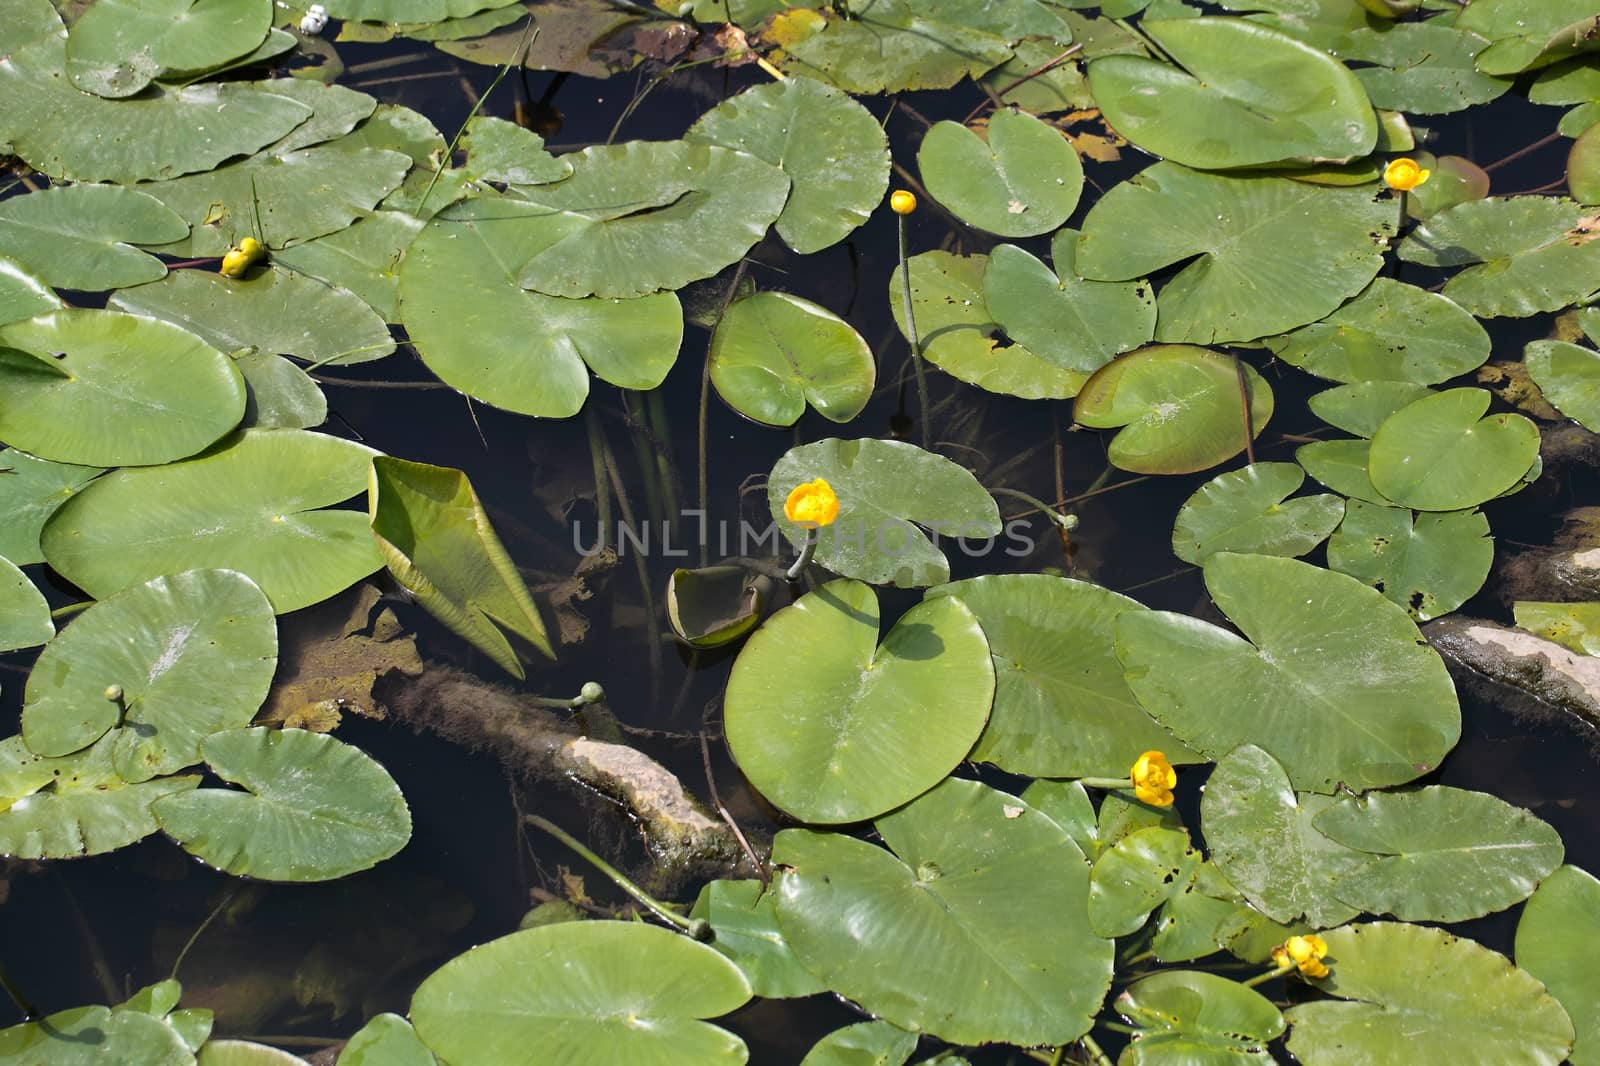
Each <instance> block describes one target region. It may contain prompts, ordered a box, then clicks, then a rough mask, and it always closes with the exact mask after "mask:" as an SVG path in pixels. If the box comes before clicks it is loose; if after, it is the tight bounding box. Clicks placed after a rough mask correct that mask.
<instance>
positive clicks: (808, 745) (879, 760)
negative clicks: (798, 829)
mask: <svg viewBox="0 0 1600 1066" xmlns="http://www.w3.org/2000/svg"><path fill="white" fill-rule="evenodd" d="M800 648H804V649H805V658H804V665H803V666H800V665H799V660H797V659H796V655H797V649H800ZM994 685H995V682H994V669H993V667H992V666H991V665H990V663H989V645H988V643H987V642H986V641H985V640H984V636H983V630H982V629H981V628H979V626H978V622H977V620H976V619H975V618H973V616H972V612H971V611H969V610H968V609H967V608H966V607H965V606H964V605H963V604H962V603H961V602H960V601H958V600H955V599H952V598H949V597H938V598H935V599H930V600H926V601H924V602H923V603H921V604H918V605H917V606H915V607H913V608H911V610H909V611H907V612H906V613H905V614H904V615H903V616H901V618H900V620H899V621H898V622H896V623H895V625H894V627H893V628H892V629H890V630H889V633H888V635H887V636H886V637H884V640H883V644H882V646H881V647H880V646H879V644H878V602H877V594H876V593H875V592H873V590H872V589H871V588H870V587H868V586H866V585H863V584H861V583H860V582H857V581H831V582H829V583H828V584H826V585H824V586H823V587H822V588H821V589H819V590H817V591H816V592H812V593H808V594H807V595H805V596H803V597H801V598H800V600H799V601H798V602H796V603H795V604H794V605H793V606H791V607H786V608H784V609H783V610H782V611H779V612H778V613H777V614H775V615H773V616H772V617H771V618H770V619H768V620H767V623H766V624H765V625H763V626H762V627H761V628H760V629H759V630H757V631H756V633H755V635H754V636H752V637H751V638H750V641H749V643H747V644H746V645H745V646H744V648H743V650H741V651H740V653H739V658H738V661H737V662H735V663H734V666H733V673H732V674H731V675H730V676H729V678H728V690H727V693H726V695H725V697H724V703H725V706H726V710H725V712H724V713H725V715H726V719H727V721H726V725H725V727H724V728H725V731H726V733H727V738H728V749H729V750H730V751H731V752H732V753H733V757H734V759H735V760H736V761H737V762H738V763H739V767H740V769H742V770H743V771H744V773H745V776H746V777H748V778H749V779H750V783H751V784H752V785H754V786H755V787H756V788H757V789H758V790H759V791H760V792H761V793H762V795H764V796H765V797H766V798H767V799H769V800H770V801H772V803H774V804H775V805H777V806H778V807H780V808H782V809H783V810H785V811H787V812H789V813H790V814H792V815H794V816H795V817H797V818H800V819H802V820H804V821H807V822H824V823H839V822H858V821H861V820H862V819H864V818H871V817H874V816H875V815H879V814H882V813H883V812H884V811H887V810H890V809H892V808H894V807H898V806H899V805H900V804H902V803H905V802H906V801H907V800H910V799H912V798H914V797H916V796H918V795H920V794H922V793H923V792H926V791H927V790H928V789H930V788H932V787H933V786H934V785H936V784H938V783H939V781H940V780H941V779H942V778H944V776H945V775H946V774H948V773H949V772H950V771H951V770H953V769H955V768H956V766H957V765H959V764H960V762H961V760H962V758H963V757H965V756H966V754H967V752H968V751H969V750H971V748H972V744H973V742H974V741H975V740H977V739H978V735H979V734H980V733H981V732H982V731H983V725H984V722H986V721H987V720H988V718H989V706H990V703H991V702H992V701H993V699H994Z"/></svg>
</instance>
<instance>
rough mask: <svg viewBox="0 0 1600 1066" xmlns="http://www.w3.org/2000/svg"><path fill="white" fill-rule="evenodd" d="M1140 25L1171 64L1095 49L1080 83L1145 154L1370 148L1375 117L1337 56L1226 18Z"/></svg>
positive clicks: (1301, 154) (1294, 157)
mask: <svg viewBox="0 0 1600 1066" xmlns="http://www.w3.org/2000/svg"><path fill="white" fill-rule="evenodd" d="M1140 28H1141V29H1142V30H1143V31H1144V32H1145V33H1146V34H1147V35H1148V36H1149V37H1150V38H1151V39H1153V40H1154V41H1155V42H1156V44H1157V45H1159V46H1160V48H1161V49H1162V51H1164V52H1165V53H1166V54H1167V55H1168V56H1170V57H1171V58H1172V60H1173V62H1175V63H1177V64H1179V65H1180V66H1176V67H1175V66H1173V65H1171V64H1170V63H1166V62H1162V61H1160V60H1156V59H1149V58H1145V57H1143V56H1130V55H1111V56H1101V57H1100V58H1099V59H1096V60H1095V61H1094V62H1092V63H1090V64H1089V89H1090V91H1091V92H1093V93H1094V98H1095V102H1096V103H1097V104H1098V105H1099V106H1100V108H1101V110H1102V111H1103V112H1104V113H1105V117H1106V120H1107V121H1108V122H1109V123H1110V124H1111V125H1112V127H1113V128H1115V129H1116V131H1117V132H1118V133H1120V134H1122V136H1124V137H1126V138H1127V139H1128V140H1130V141H1132V142H1133V143H1134V144H1136V145H1138V146H1139V147H1140V148H1143V149H1145V150H1146V151H1147V152H1150V153H1152V154H1154V155H1158V156H1162V157H1164V158H1166V159H1171V160H1174V161H1176V162H1179V163H1183V164H1186V165H1188V166H1192V167H1203V168H1206V169H1211V170H1216V169H1224V168H1229V167H1252V166H1263V165H1266V164H1270V163H1282V162H1304V163H1320V162H1336V163H1343V162H1347V161H1349V160H1351V159H1355V158H1356V157H1358V156H1363V155H1366V154H1367V153H1368V152H1370V151H1372V147H1373V145H1374V144H1375V143H1376V141H1377V137H1378V123H1377V119H1376V118H1375V117H1374V116H1373V114H1372V105H1371V104H1370V103H1369V102H1368V101H1367V94H1366V93H1365V92H1364V91H1363V90H1362V88H1361V83H1360V82H1359V81H1357V80H1356V78H1355V76H1354V75H1352V74H1351V73H1350V72H1349V71H1348V70H1346V69H1345V67H1344V65H1343V64H1342V63H1340V62H1339V61H1338V60H1337V59H1334V58H1332V57H1331V56H1329V55H1328V54H1327V53H1325V52H1323V51H1322V50H1320V49H1318V48H1314V47H1312V46H1311V45H1307V44H1304V43H1302V42H1301V41H1297V40H1295V39H1294V38H1293V37H1290V36H1288V35H1287V34H1284V33H1281V32H1279V31H1277V30H1274V29H1270V28H1268V27H1266V26H1262V25H1260V24H1259V23H1254V22H1248V21H1245V20H1244V19H1235V18H1210V17H1207V18H1193V19H1146V20H1145V21H1144V22H1142V23H1141V26H1140Z"/></svg>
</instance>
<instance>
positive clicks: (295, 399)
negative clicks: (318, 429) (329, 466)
mask: <svg viewBox="0 0 1600 1066" xmlns="http://www.w3.org/2000/svg"><path fill="white" fill-rule="evenodd" d="M233 365H234V366H236V367H238V368H239V373H241V374H243V375H244V384H245V388H246V389H247V390H248V392H249V396H248V397H247V398H246V400H245V405H244V420H243V421H242V422H240V423H239V424H240V426H242V427H243V428H245V429H252V428H255V427H260V428H262V429H310V428H312V427H313V426H320V425H322V423H324V422H326V421H327V420H328V399H327V397H325V396H323V395H322V390H321V389H320V388H318V387H317V383H316V382H315V381H312V380H311V376H310V375H309V374H307V373H306V372H305V371H304V370H301V369H300V368H299V367H297V366H295V365H294V364H293V363H291V362H289V360H287V359H285V358H283V356H281V355H269V354H267V353H266V352H259V351H256V350H254V349H251V348H241V349H239V350H238V351H237V352H235V353H234V356H233Z"/></svg>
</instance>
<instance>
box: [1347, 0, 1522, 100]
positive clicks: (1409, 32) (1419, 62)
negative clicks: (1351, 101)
mask: <svg viewBox="0 0 1600 1066" xmlns="http://www.w3.org/2000/svg"><path fill="white" fill-rule="evenodd" d="M1437 23H1438V20H1430V21H1428V22H1385V23H1383V24H1382V25H1379V26H1373V27H1372V28H1370V29H1361V30H1357V31H1355V32H1354V33H1351V34H1348V35H1346V36H1345V37H1344V38H1343V39H1342V40H1341V41H1340V42H1339V58H1340V59H1343V60H1345V61H1347V62H1348V61H1350V60H1357V61H1360V62H1363V63H1372V64H1375V65H1374V66H1370V67H1362V68H1361V69H1359V70H1357V71H1356V72H1355V76H1356V80H1357V81H1359V82H1361V86H1362V88H1364V89H1366V90H1367V96H1368V97H1369V98H1370V99H1371V100H1372V106H1373V107H1380V108H1388V109H1391V110H1394V111H1404V112H1406V113H1407V114H1408V115H1442V114H1446V113H1448V112H1452V111H1462V110H1465V109H1466V108H1469V107H1471V106H1473V105H1474V104H1486V103H1488V102H1489V101H1490V100H1494V99H1496V98H1497V97H1499V96H1500V95H1501V94H1502V93H1504V92H1505V91H1506V90H1507V89H1509V88H1510V87H1511V80H1510V79H1509V78H1495V77H1490V76H1489V75H1487V74H1480V73H1479V72H1478V69H1477V67H1476V66H1475V65H1474V62H1473V61H1474V60H1475V59H1476V58H1477V56H1478V54H1479V53H1480V52H1482V51H1483V50H1484V49H1486V48H1488V47H1489V42H1488V41H1487V40H1485V39H1484V38H1482V37H1479V36H1478V35H1477V34H1474V33H1469V32H1467V31H1465V30H1463V29H1460V28H1458V27H1449V26H1442V25H1438V24H1437Z"/></svg>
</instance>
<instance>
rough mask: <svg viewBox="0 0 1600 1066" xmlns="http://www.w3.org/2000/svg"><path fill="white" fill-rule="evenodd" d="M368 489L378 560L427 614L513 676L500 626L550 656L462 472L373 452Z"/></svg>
mask: <svg viewBox="0 0 1600 1066" xmlns="http://www.w3.org/2000/svg"><path fill="white" fill-rule="evenodd" d="M367 493H368V508H369V516H370V518H371V520H372V535H373V537H374V538H376V540H377V542H378V552H379V554H381V555H382V556H383V561H384V565H386V566H387V567H388V568H389V573H390V574H392V575H393V576H394V579H395V580H396V581H397V582H399V583H400V587H401V588H404V589H405V590H406V591H407V592H409V593H410V594H411V595H412V596H414V597H416V599H417V602H419V603H421V604H422V606H423V607H424V608H425V609H426V610H427V612H428V613H429V614H431V615H433V616H434V617H435V618H437V619H438V620H439V621H441V622H443V623H444V624H445V626H446V627H447V628H448V629H449V630H450V631H451V632H452V633H454V634H456V635H457V636H459V637H461V638H462V639H463V640H465V641H467V642H469V643H470V644H472V645H473V646H474V647H476V648H478V649H479V650H481V651H482V652H483V653H484V654H486V655H488V656H489V658H491V659H493V660H494V661H495V663H496V664H497V665H498V666H499V667H500V668H501V669H503V670H505V671H506V672H507V673H508V674H511V675H512V676H513V677H515V678H517V679H518V680H519V681H520V680H521V679H522V678H523V676H524V675H523V670H522V663H521V662H520V661H519V660H518V658H517V653H516V651H515V650H514V649H513V648H512V647H511V644H510V642H509V641H508V640H506V637H505V634H504V633H503V632H502V630H508V631H510V632H512V633H515V634H516V635H517V636H519V637H521V638H522V639H523V640H525V641H527V642H528V643H529V644H532V645H533V646H534V647H535V648H538V649H539V650H540V651H542V652H543V653H544V654H545V655H546V656H547V657H549V658H551V659H553V658H555V651H554V650H553V649H552V648H551V647H550V638H549V637H548V636H546V635H545V630H544V621H543V620H542V619H541V618H540V617H539V609H538V608H537V607H535V606H534V603H533V597H532V596H531V595H530V594H529V592H528V587H527V585H525V584H523V581H522V575H521V574H520V573H518V571H517V567H516V564H515V563H513V562H512V561H511V557H510V556H509V555H507V554H506V550H505V547H504V546H502V545H501V543H500V538H499V537H497V536H495V532H494V526H492V525H491V524H490V523H489V516H488V515H487V514H485V513H484V510H483V504H481V503H479V502H478V494H477V493H476V492H474V491H473V489H472V483H471V482H470V481H468V480H467V475H465V474H463V473H462V472H461V471H459V470H454V469H451V468H449V467H443V466H429V465H428V464H426V463H409V462H406V461H405V460H403V459H392V458H390V457H388V456H386V455H379V456H374V457H373V460H372V473H371V476H370V480H369V481H368V483H367Z"/></svg>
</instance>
